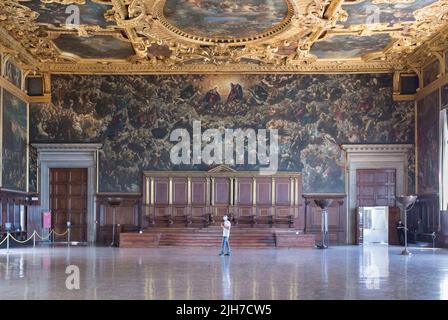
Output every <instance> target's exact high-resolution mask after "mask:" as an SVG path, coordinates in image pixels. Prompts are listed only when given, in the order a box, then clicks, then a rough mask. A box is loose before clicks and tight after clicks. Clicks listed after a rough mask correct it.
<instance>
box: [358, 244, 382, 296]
mask: <svg viewBox="0 0 448 320" xmlns="http://www.w3.org/2000/svg"><path fill="white" fill-rule="evenodd" d="M360 268H361V270H360V274H361V279H363V280H364V281H365V287H366V289H368V290H380V288H381V282H382V281H383V282H384V281H385V280H386V279H387V278H388V277H389V247H388V246H387V245H382V244H370V245H364V246H363V247H362V256H361V264H360Z"/></svg>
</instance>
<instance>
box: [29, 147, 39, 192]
mask: <svg viewBox="0 0 448 320" xmlns="http://www.w3.org/2000/svg"><path fill="white" fill-rule="evenodd" d="M29 157H30V158H29V159H30V160H29V172H28V176H29V178H28V181H29V183H28V191H29V192H37V191H38V188H37V170H38V169H37V149H36V148H34V147H32V146H30V147H29Z"/></svg>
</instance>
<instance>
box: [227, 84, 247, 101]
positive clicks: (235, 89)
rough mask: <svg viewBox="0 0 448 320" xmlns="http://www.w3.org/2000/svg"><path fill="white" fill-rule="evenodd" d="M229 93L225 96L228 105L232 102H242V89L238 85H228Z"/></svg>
mask: <svg viewBox="0 0 448 320" xmlns="http://www.w3.org/2000/svg"><path fill="white" fill-rule="evenodd" d="M230 88H231V89H230V93H229V95H228V96H227V103H230V102H232V101H236V100H239V101H242V100H243V87H241V85H240V84H238V83H237V84H233V83H230Z"/></svg>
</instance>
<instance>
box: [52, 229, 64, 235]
mask: <svg viewBox="0 0 448 320" xmlns="http://www.w3.org/2000/svg"><path fill="white" fill-rule="evenodd" d="M51 232H53V233H54V234H55V235H56V236H60V237H62V236H65V235H66V234H67V233H68V229H67V230H65V232H63V233H57V232H56V231H54V230H51Z"/></svg>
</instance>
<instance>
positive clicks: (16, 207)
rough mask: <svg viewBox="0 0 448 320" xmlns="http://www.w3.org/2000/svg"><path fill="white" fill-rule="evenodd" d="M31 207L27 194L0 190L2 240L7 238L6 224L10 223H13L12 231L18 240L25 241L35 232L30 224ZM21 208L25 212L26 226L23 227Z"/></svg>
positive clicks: (0, 235)
mask: <svg viewBox="0 0 448 320" xmlns="http://www.w3.org/2000/svg"><path fill="white" fill-rule="evenodd" d="M30 205H31V202H30V201H29V200H28V194H27V193H25V192H14V191H9V190H2V189H0V239H3V237H4V236H6V225H5V224H6V223H8V222H9V223H11V228H12V230H11V231H12V233H13V235H14V236H15V237H16V238H19V239H24V238H25V237H26V236H27V233H29V234H32V233H33V232H34V228H33V226H32V225H30V224H29V223H28V212H29V209H28V207H29V206H30ZM21 207H23V208H24V210H25V211H24V212H25V221H24V222H25V225H23V226H22V225H21V221H20V209H21ZM37 231H40V230H37Z"/></svg>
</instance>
